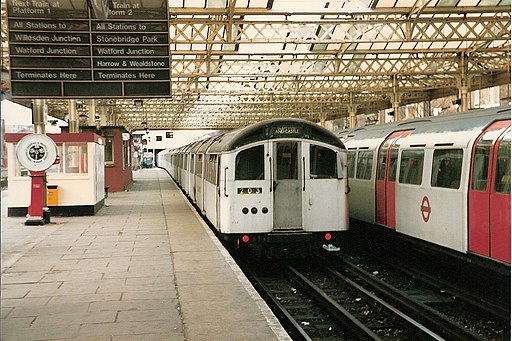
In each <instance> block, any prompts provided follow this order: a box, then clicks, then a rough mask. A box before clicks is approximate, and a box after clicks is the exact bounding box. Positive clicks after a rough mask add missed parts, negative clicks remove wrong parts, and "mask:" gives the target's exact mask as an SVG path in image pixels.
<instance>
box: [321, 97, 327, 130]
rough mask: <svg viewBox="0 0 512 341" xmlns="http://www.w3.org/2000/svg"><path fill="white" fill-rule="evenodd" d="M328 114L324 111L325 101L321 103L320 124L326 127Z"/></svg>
mask: <svg viewBox="0 0 512 341" xmlns="http://www.w3.org/2000/svg"><path fill="white" fill-rule="evenodd" d="M326 116H327V115H326V114H325V113H324V105H323V103H320V126H322V127H324V128H325V118H326Z"/></svg>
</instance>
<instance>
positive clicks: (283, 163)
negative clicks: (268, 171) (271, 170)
mask: <svg viewBox="0 0 512 341" xmlns="http://www.w3.org/2000/svg"><path fill="white" fill-rule="evenodd" d="M276 166H277V177H276V179H277V180H285V179H298V158H297V142H279V143H277V145H276Z"/></svg>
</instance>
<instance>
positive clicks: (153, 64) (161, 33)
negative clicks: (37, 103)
mask: <svg viewBox="0 0 512 341" xmlns="http://www.w3.org/2000/svg"><path fill="white" fill-rule="evenodd" d="M89 3H90V4H92V5H91V6H89ZM97 3H98V4H100V6H99V8H96V7H93V6H98V5H95V4H97ZM107 4H110V8H107V7H106V6H107ZM102 6H105V7H104V8H102ZM7 13H8V28H9V42H10V43H9V54H10V66H11V85H12V88H11V91H12V97H29V98H41V97H43V98H51V97H65V98H75V97H77V96H80V97H94V98H114V97H130V96H142V95H150V96H164V95H169V94H170V91H171V90H170V71H169V66H170V61H169V22H168V12H167V1H165V0H139V1H137V2H134V1H131V0H112V1H103V2H102V1H91V2H89V1H87V0H74V1H69V0H49V1H46V0H45V1H43V0H7Z"/></svg>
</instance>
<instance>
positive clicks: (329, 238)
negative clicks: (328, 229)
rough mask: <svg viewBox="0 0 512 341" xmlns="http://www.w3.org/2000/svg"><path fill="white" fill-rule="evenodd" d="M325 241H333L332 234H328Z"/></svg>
mask: <svg viewBox="0 0 512 341" xmlns="http://www.w3.org/2000/svg"><path fill="white" fill-rule="evenodd" d="M324 239H325V240H327V241H329V240H331V239H332V234H330V233H326V234H325V235H324Z"/></svg>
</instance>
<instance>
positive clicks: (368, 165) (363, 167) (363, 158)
mask: <svg viewBox="0 0 512 341" xmlns="http://www.w3.org/2000/svg"><path fill="white" fill-rule="evenodd" d="M372 164H373V151H371V150H369V151H364V152H359V153H358V156H357V170H356V178H357V179H364V180H370V179H371V178H372Z"/></svg>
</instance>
